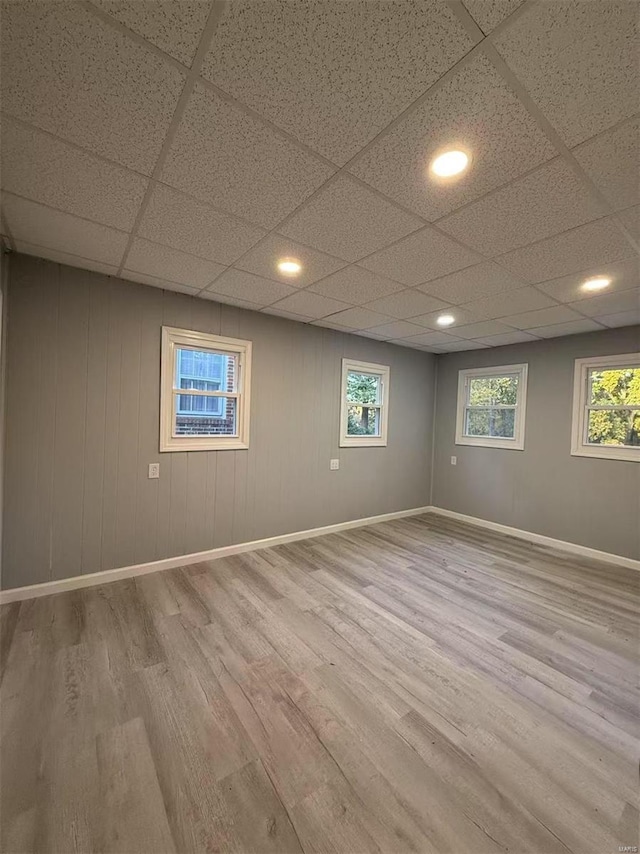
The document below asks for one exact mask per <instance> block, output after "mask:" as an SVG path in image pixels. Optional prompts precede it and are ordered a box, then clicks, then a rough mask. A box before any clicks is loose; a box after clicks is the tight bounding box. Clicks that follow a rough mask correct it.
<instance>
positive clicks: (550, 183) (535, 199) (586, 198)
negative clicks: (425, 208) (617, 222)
mask: <svg viewBox="0 0 640 854" xmlns="http://www.w3.org/2000/svg"><path fill="white" fill-rule="evenodd" d="M605 212H606V211H604V210H603V209H602V208H601V207H600V205H599V204H598V203H597V201H596V200H595V199H594V198H593V196H592V194H591V192H590V191H589V189H588V188H587V186H586V185H585V184H584V182H582V181H580V180H579V179H578V178H577V177H576V175H575V173H574V171H573V170H572V169H571V167H570V166H569V165H568V164H567V163H566V162H565V161H564V160H562V159H561V158H559V157H558V158H556V159H555V160H554V161H552V162H551V163H545V164H544V166H541V167H540V168H539V169H536V170H535V171H534V172H530V173H529V174H528V175H525V176H524V178H518V179H517V180H515V181H514V182H513V183H512V184H509V186H507V187H503V188H502V189H500V190H497V191H496V192H494V193H491V194H490V195H488V196H485V197H484V198H482V199H480V201H478V202H474V203H473V204H472V205H470V206H469V207H466V208H464V209H463V210H461V211H457V212H456V213H454V214H452V215H451V216H449V217H447V218H446V219H444V220H441V221H440V222H438V227H439V228H441V229H442V230H443V231H446V232H447V233H448V234H450V235H451V236H452V237H455V238H457V239H458V240H460V241H462V242H464V243H466V244H467V245H468V246H471V247H472V248H473V249H476V250H477V251H478V252H481V253H482V254H483V255H489V256H494V255H501V254H503V253H504V252H509V251H510V250H511V249H517V248H518V247H519V246H525V245H527V244H529V243H533V242H534V241H536V240H541V239H542V238H544V237H550V236H551V235H552V234H557V233H558V232H561V231H567V230H568V229H569V228H574V227H575V226H576V225H582V223H584V222H588V221H589V220H592V219H597V218H598V217H600V216H602V215H603V214H604V213H605Z"/></svg>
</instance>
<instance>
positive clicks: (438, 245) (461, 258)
mask: <svg viewBox="0 0 640 854" xmlns="http://www.w3.org/2000/svg"><path fill="white" fill-rule="evenodd" d="M479 260H480V259H479V258H478V256H477V254H476V253H475V252H473V251H472V250H471V249H466V248H465V247H463V246H460V245H459V244H457V243H456V242H455V241H453V240H451V238H449V237H447V236H446V235H445V234H440V233H439V232H437V231H435V230H434V229H432V228H423V229H422V230H421V231H418V232H417V233H416V234H412V235H410V236H409V237H405V239H404V240H401V241H400V242H399V243H395V244H394V245H393V246H389V247H388V248H387V249H383V250H381V251H380V252H376V253H375V255H371V257H370V258H365V259H364V260H363V261H361V262H360V266H362V267H366V268H367V269H368V270H372V271H373V272H374V273H379V274H382V275H386V276H389V278H390V279H396V281H398V282H404V284H405V285H419V284H422V283H423V282H427V281H429V280H430V279H435V278H437V277H438V276H444V275H446V274H447V273H452V272H453V271H454V270H460V269H462V268H463V267H468V266H470V265H471V264H475V263H477V262H478V261H479Z"/></svg>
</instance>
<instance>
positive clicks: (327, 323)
mask: <svg viewBox="0 0 640 854" xmlns="http://www.w3.org/2000/svg"><path fill="white" fill-rule="evenodd" d="M311 325H312V326H322V327H324V328H325V329H335V331H336V332H344V333H348V334H352V333H354V332H357V331H358V330H356V329H351V328H350V327H348V326H342V325H341V324H339V323H334V322H333V315H331V316H330V317H323V318H320V320H314V321H313V322H312V324H311Z"/></svg>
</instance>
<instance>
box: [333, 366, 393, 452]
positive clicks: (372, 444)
mask: <svg viewBox="0 0 640 854" xmlns="http://www.w3.org/2000/svg"><path fill="white" fill-rule="evenodd" d="M349 372H354V373H358V374H372V375H374V376H379V377H380V403H376V404H372V407H375V408H377V409H379V410H380V418H379V422H378V423H379V424H380V435H379V436H371V435H366V434H363V435H358V436H354V435H351V434H349V433H347V429H348V423H349V422H348V414H349V406H350V405H351V406H353V402H351V403H349V401H348V400H347V376H348V374H349ZM390 376H391V370H390V368H389V366H388V365H378V364H375V363H373V362H359V361H356V360H354V359H343V360H342V380H341V383H340V447H341V448H381V447H385V446H386V444H387V427H388V419H389V382H390Z"/></svg>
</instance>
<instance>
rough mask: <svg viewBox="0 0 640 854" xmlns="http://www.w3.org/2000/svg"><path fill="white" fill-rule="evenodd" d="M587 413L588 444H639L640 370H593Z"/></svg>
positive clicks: (590, 373)
mask: <svg viewBox="0 0 640 854" xmlns="http://www.w3.org/2000/svg"><path fill="white" fill-rule="evenodd" d="M591 407H606V408H604V409H599V408H598V409H592V408H591ZM588 410H589V411H588V421H587V436H588V438H587V441H588V442H589V444H592V445H626V446H638V445H640V368H614V369H610V370H603V371H590V372H589V404H588Z"/></svg>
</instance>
